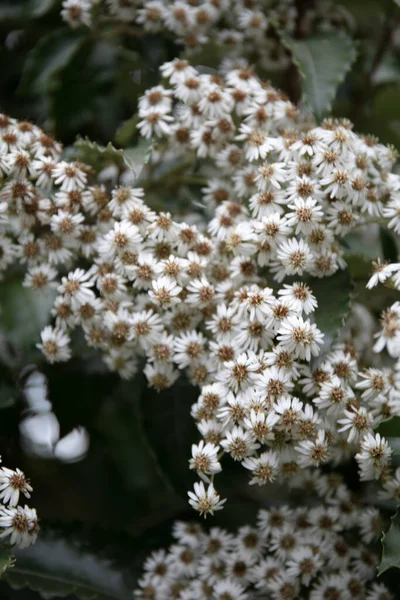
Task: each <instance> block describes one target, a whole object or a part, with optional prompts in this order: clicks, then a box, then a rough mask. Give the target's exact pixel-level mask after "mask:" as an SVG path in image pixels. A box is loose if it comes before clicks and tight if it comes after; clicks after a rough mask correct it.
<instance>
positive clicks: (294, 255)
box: [276, 238, 313, 281]
mask: <svg viewBox="0 0 400 600" xmlns="http://www.w3.org/2000/svg"><path fill="white" fill-rule="evenodd" d="M277 258H278V260H279V261H280V262H281V263H282V265H283V267H284V273H283V275H279V276H276V279H277V280H278V281H282V279H283V277H284V275H303V273H304V272H307V271H309V270H310V268H311V267H312V264H313V255H312V252H311V250H310V247H309V246H308V244H307V242H305V241H304V240H303V239H301V240H300V241H298V240H296V238H290V239H288V240H285V241H283V242H282V243H281V244H280V245H279V247H278V250H277Z"/></svg>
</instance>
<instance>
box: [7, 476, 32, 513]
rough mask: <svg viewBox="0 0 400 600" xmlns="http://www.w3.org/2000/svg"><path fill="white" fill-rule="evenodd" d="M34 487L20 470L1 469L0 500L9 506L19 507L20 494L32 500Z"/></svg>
mask: <svg viewBox="0 0 400 600" xmlns="http://www.w3.org/2000/svg"><path fill="white" fill-rule="evenodd" d="M30 492H32V486H31V485H30V483H29V481H28V480H27V479H26V478H25V475H24V473H23V472H22V471H21V470H20V469H16V470H15V471H12V470H11V469H7V468H6V467H1V469H0V499H1V500H2V501H3V502H4V503H5V504H8V505H9V506H17V504H18V501H19V496H20V494H23V495H24V496H25V498H30V497H31V496H30Z"/></svg>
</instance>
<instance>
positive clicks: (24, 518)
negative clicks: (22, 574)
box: [0, 459, 39, 548]
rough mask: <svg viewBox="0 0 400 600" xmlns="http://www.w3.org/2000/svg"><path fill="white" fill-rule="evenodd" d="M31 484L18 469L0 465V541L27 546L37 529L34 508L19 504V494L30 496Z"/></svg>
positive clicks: (30, 543)
mask: <svg viewBox="0 0 400 600" xmlns="http://www.w3.org/2000/svg"><path fill="white" fill-rule="evenodd" d="M0 462H1V459H0ZM31 492H32V486H31V485H30V483H29V481H28V480H27V479H26V478H25V475H24V473H23V472H22V471H21V470H20V469H16V470H15V471H13V470H12V469H8V468H7V467H0V541H1V542H3V541H6V542H7V544H10V545H12V546H14V545H16V546H18V547H19V548H27V547H28V546H31V545H32V544H34V543H35V541H36V538H37V534H38V531H39V525H38V518H37V515H36V510H35V509H34V508H29V506H26V505H25V506H24V507H22V506H19V505H18V503H19V501H20V496H21V495H23V496H25V498H30V497H31Z"/></svg>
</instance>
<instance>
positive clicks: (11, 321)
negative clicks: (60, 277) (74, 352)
mask: <svg viewBox="0 0 400 600" xmlns="http://www.w3.org/2000/svg"><path fill="white" fill-rule="evenodd" d="M55 296H56V291H55V290H48V292H47V294H46V295H45V294H40V293H37V292H34V291H33V290H31V289H30V288H25V287H23V286H22V284H21V282H20V281H10V282H3V283H2V285H1V286H0V307H1V312H0V327H3V328H4V330H5V331H6V333H7V338H8V340H9V341H10V342H11V343H12V344H14V345H15V346H16V348H19V349H29V348H31V347H32V346H34V345H35V344H36V343H37V342H39V341H40V332H41V331H42V329H43V327H45V325H47V324H48V322H49V321H50V310H51V308H52V306H53V302H54V298H55Z"/></svg>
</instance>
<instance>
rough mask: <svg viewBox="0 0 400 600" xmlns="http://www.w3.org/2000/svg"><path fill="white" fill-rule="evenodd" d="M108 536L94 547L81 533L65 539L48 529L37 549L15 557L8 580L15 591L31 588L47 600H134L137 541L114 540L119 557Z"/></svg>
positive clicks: (63, 534)
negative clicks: (73, 598) (55, 599)
mask: <svg viewBox="0 0 400 600" xmlns="http://www.w3.org/2000/svg"><path fill="white" fill-rule="evenodd" d="M110 535H111V534H108V532H103V533H102V536H99V535H98V536H97V539H96V547H94V544H93V543H92V542H91V541H90V543H89V542H88V540H87V536H86V535H83V532H82V533H81V532H75V533H74V534H65V533H64V532H62V531H61V530H58V529H50V528H47V527H44V528H43V529H42V531H41V533H40V536H39V538H38V540H37V542H36V544H35V545H34V546H32V547H31V548H28V549H26V550H23V551H19V550H16V551H15V556H16V563H15V566H14V568H13V569H10V570H9V571H7V573H6V579H7V581H8V583H9V584H10V585H11V587H12V588H14V589H21V588H25V587H28V588H30V589H32V590H35V591H38V592H40V593H41V594H43V595H45V596H46V597H53V596H56V597H59V598H64V597H66V596H69V595H70V594H75V596H77V597H78V598H79V599H80V600H132V589H133V587H134V585H135V580H136V577H137V576H138V572H137V573H134V572H133V569H132V570H131V567H130V563H129V556H130V560H132V555H133V553H134V548H135V545H134V540H133V539H131V538H129V537H127V536H118V540H112V546H113V547H114V552H118V555H117V556H116V557H115V555H111V554H110V552H111V550H109V549H108V548H109V546H110ZM122 551H123V554H124V555H125V558H124V557H122V558H121V555H122ZM135 575H136V577H135Z"/></svg>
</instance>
